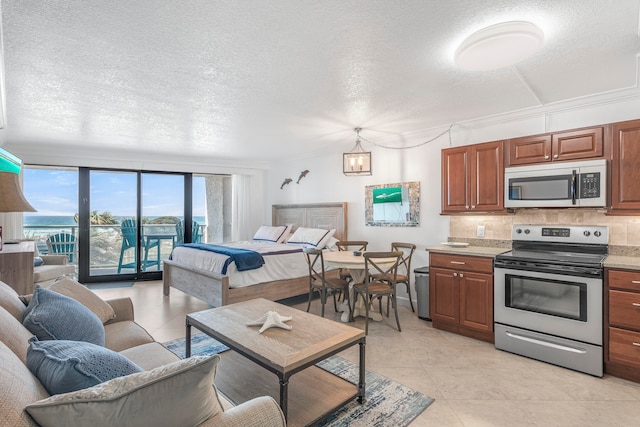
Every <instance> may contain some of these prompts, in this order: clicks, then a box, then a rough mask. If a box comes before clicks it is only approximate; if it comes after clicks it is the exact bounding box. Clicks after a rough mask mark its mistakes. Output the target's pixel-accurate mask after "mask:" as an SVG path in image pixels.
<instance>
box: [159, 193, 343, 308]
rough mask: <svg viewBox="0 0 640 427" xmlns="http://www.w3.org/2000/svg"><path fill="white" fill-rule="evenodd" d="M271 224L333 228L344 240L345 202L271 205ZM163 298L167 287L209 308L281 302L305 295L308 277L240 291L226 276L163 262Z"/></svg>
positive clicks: (259, 284) (336, 236)
mask: <svg viewBox="0 0 640 427" xmlns="http://www.w3.org/2000/svg"><path fill="white" fill-rule="evenodd" d="M272 224H273V225H286V224H293V225H294V230H295V229H296V228H297V227H310V228H327V229H333V228H335V229H336V233H335V234H334V237H335V238H336V239H338V240H345V239H347V203H346V202H339V203H306V204H292V205H273V207H272ZM163 270H164V272H163V288H164V295H167V296H168V295H169V290H170V288H171V287H173V288H176V289H178V290H180V291H182V292H184V293H186V294H188V295H191V296H193V297H196V298H198V299H200V300H202V301H205V302H206V303H208V304H210V305H211V306H213V307H220V306H223V305H227V304H233V303H236V302H240V301H246V300H249V299H253V298H266V299H270V300H272V301H277V300H281V299H284V298H289V297H293V296H297V295H303V294H306V293H307V292H309V278H308V276H306V275H305V276H303V277H298V278H295V279H286V280H277V281H273V282H264V283H258V284H255V285H251V286H244V287H241V288H230V287H229V276H227V275H222V274H218V273H213V272H211V271H207V270H202V269H199V268H194V267H191V266H184V265H181V264H178V263H176V262H174V261H171V260H165V261H164V268H163Z"/></svg>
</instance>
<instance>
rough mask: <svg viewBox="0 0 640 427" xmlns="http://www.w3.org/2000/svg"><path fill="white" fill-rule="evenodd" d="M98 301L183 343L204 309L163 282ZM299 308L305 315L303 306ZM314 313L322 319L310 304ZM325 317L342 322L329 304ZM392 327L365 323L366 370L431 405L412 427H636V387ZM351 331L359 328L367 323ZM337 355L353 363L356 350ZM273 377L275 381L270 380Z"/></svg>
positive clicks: (404, 315) (409, 326)
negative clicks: (121, 305)
mask: <svg viewBox="0 0 640 427" xmlns="http://www.w3.org/2000/svg"><path fill="white" fill-rule="evenodd" d="M96 292H97V293H98V294H99V295H101V296H102V297H103V298H115V297H119V296H129V297H131V298H132V300H133V303H134V307H135V316H136V320H137V321H138V322H139V323H140V324H141V325H143V326H144V327H145V328H146V329H147V330H148V331H149V332H150V333H151V334H152V335H153V336H154V338H155V339H156V340H158V341H166V340H170V339H174V338H178V337H183V336H184V332H185V331H184V320H185V314H187V313H190V312H193V311H198V310H204V309H207V308H209V307H208V305H207V304H205V303H203V302H201V301H199V300H197V299H195V298H192V297H189V296H187V295H185V294H183V293H182V292H180V291H176V290H173V289H172V291H171V296H169V297H164V296H163V295H162V283H161V282H138V283H136V284H135V285H134V286H133V287H130V288H117V289H104V290H98V291H96ZM294 306H295V307H296V308H299V309H302V310H306V302H304V303H297V304H295V305H294ZM311 311H312V312H314V313H316V314H318V315H319V313H320V302H319V300H318V299H315V300H314V301H313V302H312V304H311ZM325 317H327V318H334V319H336V320H339V315H337V314H335V313H334V310H333V304H329V305H328V306H327V309H326V313H325ZM400 324H401V326H402V332H401V333H400V332H398V331H397V330H396V329H395V320H394V319H393V315H392V316H391V318H390V319H389V318H386V317H385V318H384V319H383V321H382V322H370V323H369V335H368V337H367V360H366V363H367V368H368V369H371V370H373V371H376V372H378V373H379V374H381V375H384V376H386V377H388V378H391V379H393V380H395V381H398V382H400V383H402V384H405V385H407V386H409V387H411V388H413V389H415V390H418V391H421V392H423V393H425V394H427V395H429V396H431V397H433V398H435V399H436V401H435V402H434V403H433V404H432V405H431V406H430V407H429V408H428V409H427V410H426V411H424V412H423V413H422V414H421V415H420V416H419V417H418V418H417V419H416V420H415V421H414V422H413V423H411V426H412V427H419V426H466V427H476V426H509V427H512V426H580V427H584V426H636V425H640V384H636V383H633V382H629V381H625V380H621V379H619V378H615V377H611V376H605V377H604V378H596V377H592V376H590V375H586V374H581V373H577V372H574V371H570V370H567V369H564V368H560V367H557V366H553V365H549V364H546V363H543V362H538V361H535V360H530V359H527V358H524V357H521V356H516V355H513V354H510V353H506V352H503V351H500V350H496V349H495V348H494V347H493V345H492V344H489V343H484V342H481V341H476V340H473V339H470V338H465V337H462V336H458V335H455V334H451V333H448V332H444V331H439V330H436V329H433V328H432V327H431V322H427V321H424V320H421V319H419V318H418V317H417V316H416V315H415V314H414V313H412V312H411V309H410V308H409V307H404V306H402V307H400ZM355 326H357V327H361V328H364V319H363V318H359V319H358V320H357V321H356V323H355ZM342 355H343V356H344V357H346V358H348V359H351V360H353V361H356V360H357V349H355V348H354V349H353V350H352V351H351V350H348V351H346V352H344V353H342ZM274 378H275V377H274Z"/></svg>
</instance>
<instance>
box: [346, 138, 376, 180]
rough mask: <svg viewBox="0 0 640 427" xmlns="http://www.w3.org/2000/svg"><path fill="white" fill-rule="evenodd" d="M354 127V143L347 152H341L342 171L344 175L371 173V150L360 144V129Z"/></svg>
mask: <svg viewBox="0 0 640 427" xmlns="http://www.w3.org/2000/svg"><path fill="white" fill-rule="evenodd" d="M361 130H362V128H355V129H354V131H355V133H356V145H355V146H354V147H353V148H352V149H351V151H350V152H348V153H343V154H342V172H343V173H344V174H345V175H346V176H358V175H371V152H370V151H364V149H363V148H362V145H360V131H361Z"/></svg>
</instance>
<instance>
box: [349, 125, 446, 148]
mask: <svg viewBox="0 0 640 427" xmlns="http://www.w3.org/2000/svg"><path fill="white" fill-rule="evenodd" d="M454 125H455V123H452V124H451V125H450V126H449V127H448V128H447V129H446V130H445V131H443V132H442V133H440V134H438V135H436V136H434V137H433V138H431V139H430V140H428V141H424V142H420V143H418V144H415V145H411V146H409V147H388V146H386V145H382V144H378V143H376V142H373V141H369V140H368V139H367V138H365V137H361V136H360V131H361V130H362V128H355V129H354V130H355V131H356V134H357V135H358V137H357V139H356V144H358V143H359V142H360V139H361V138H362V140H363V141H366V142H368V143H369V144H373V145H375V146H376V147H380V148H386V149H389V150H407V149H409V148H416V147H421V146H423V145H426V144H428V143H430V142H433V141H435V140H436V139H438V138H440V137H441V136H442V135H444V134H446V133H448V134H449V147H451V128H452V127H453V126H454Z"/></svg>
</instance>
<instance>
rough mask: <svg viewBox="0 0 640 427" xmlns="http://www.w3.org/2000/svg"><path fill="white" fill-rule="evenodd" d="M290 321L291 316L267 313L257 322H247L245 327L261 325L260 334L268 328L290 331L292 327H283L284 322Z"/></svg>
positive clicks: (272, 312)
mask: <svg viewBox="0 0 640 427" xmlns="http://www.w3.org/2000/svg"><path fill="white" fill-rule="evenodd" d="M291 319H292V317H291V316H280V315H279V314H278V312H276V311H267V312H266V313H265V314H264V315H263V316H262V317H261V318H259V319H258V320H254V321H253V322H247V326H258V325H262V328H260V333H263V332H264V331H266V330H267V329H269V328H282V329H286V330H288V331H290V330H291V329H293V326H289V325H285V324H284V322H287V321H289V320H291Z"/></svg>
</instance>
